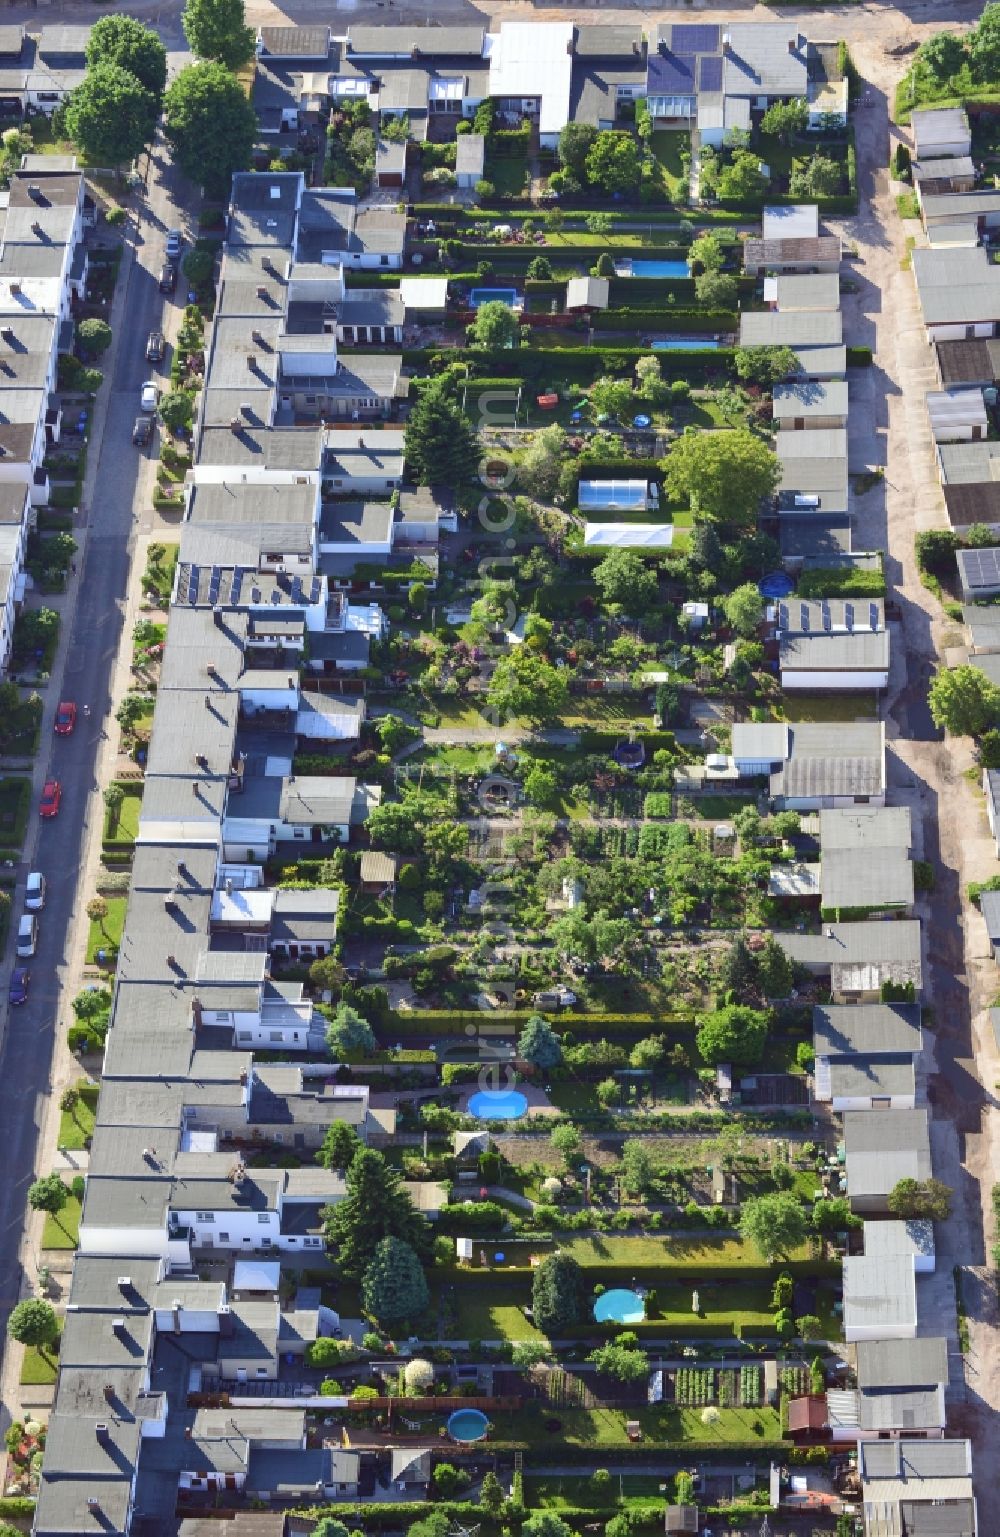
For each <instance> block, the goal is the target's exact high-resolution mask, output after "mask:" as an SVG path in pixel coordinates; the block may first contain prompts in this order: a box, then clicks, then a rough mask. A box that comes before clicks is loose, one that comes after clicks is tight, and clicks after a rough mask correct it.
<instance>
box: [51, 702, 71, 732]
mask: <svg viewBox="0 0 1000 1537" xmlns="http://www.w3.org/2000/svg"><path fill="white" fill-rule="evenodd" d="M75 725H76V705H75V704H74V703H73V701H72V700H71V699H64V700H63V701H62V703H61V704H60V706H59V708H58V710H57V711H56V736H69V734H70V732H71V731H72V730H73V727H74V726H75Z"/></svg>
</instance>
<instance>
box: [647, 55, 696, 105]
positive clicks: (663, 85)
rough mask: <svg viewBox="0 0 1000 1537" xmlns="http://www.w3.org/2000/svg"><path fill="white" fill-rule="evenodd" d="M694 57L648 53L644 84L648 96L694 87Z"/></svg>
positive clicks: (690, 89)
mask: <svg viewBox="0 0 1000 1537" xmlns="http://www.w3.org/2000/svg"><path fill="white" fill-rule="evenodd" d="M694 62H695V61H694V58H693V57H685V58H682V57H680V56H679V55H677V54H674V53H654V54H650V56H649V62H648V65H647V68H646V86H647V92H648V94H649V95H650V96H654V95H660V94H661V93H662V94H663V95H668V96H669V95H671V94H673V93H674V92H675V91H679V92H686V91H692V90H693V89H694Z"/></svg>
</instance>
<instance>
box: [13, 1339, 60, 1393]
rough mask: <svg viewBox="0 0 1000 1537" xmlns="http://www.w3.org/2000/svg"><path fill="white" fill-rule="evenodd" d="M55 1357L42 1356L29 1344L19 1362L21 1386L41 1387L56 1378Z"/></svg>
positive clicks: (46, 1385) (35, 1347)
mask: <svg viewBox="0 0 1000 1537" xmlns="http://www.w3.org/2000/svg"><path fill="white" fill-rule="evenodd" d="M56 1369H57V1361H56V1358H55V1357H49V1356H43V1355H42V1353H41V1351H40V1350H39V1349H38V1348H37V1346H35V1345H29V1346H28V1347H27V1349H26V1350H25V1352H24V1359H23V1361H22V1362H21V1386H22V1387H33V1388H43V1387H48V1386H49V1385H50V1383H54V1382H55V1380H56Z"/></svg>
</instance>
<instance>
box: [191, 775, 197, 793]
mask: <svg viewBox="0 0 1000 1537" xmlns="http://www.w3.org/2000/svg"><path fill="white" fill-rule="evenodd" d="M191 794H192V795H194V796H197V795H198V781H197V779H192V781H191Z"/></svg>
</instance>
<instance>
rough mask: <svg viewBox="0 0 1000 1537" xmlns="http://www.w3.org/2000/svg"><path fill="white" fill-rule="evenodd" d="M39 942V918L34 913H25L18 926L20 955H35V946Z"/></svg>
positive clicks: (18, 950)
mask: <svg viewBox="0 0 1000 1537" xmlns="http://www.w3.org/2000/svg"><path fill="white" fill-rule="evenodd" d="M37 943H38V919H37V918H36V917H35V915H34V913H25V915H24V917H23V918H22V919H21V921H20V923H19V924H18V926H17V953H18V955H20V956H27V955H34V953H35V946H36V945H37Z"/></svg>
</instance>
